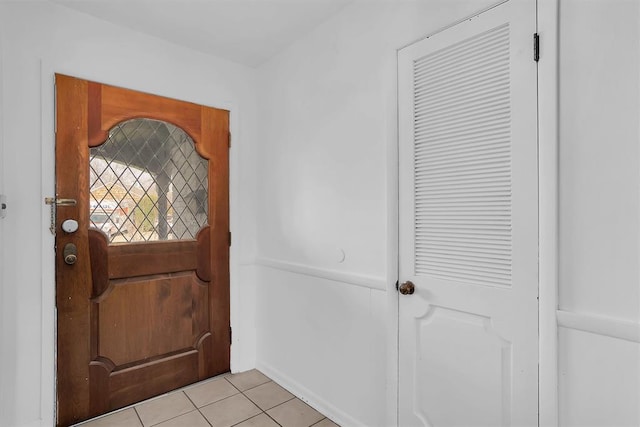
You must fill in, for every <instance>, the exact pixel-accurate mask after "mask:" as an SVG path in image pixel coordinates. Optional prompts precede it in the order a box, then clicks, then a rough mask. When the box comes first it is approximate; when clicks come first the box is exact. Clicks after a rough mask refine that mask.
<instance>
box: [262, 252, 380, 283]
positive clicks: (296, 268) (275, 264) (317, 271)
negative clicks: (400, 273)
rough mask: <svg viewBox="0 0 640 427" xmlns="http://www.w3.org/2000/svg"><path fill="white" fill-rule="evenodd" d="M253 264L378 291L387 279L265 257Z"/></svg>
mask: <svg viewBox="0 0 640 427" xmlns="http://www.w3.org/2000/svg"><path fill="white" fill-rule="evenodd" d="M255 264H257V265H261V266H263V267H269V268H273V269H276V270H281V271H286V272H289V273H295V274H302V275H305V276H313V277H318V278H321V279H327V280H333V281H335V282H342V283H347V284H349V285H355V286H362V287H365V288H370V289H376V290H379V291H386V290H387V280H386V279H385V278H384V277H377V276H371V275H366V274H360V273H351V272H346V271H339V270H332V269H329V268H322V267H316V266H312V265H308V264H300V263H295V262H290V261H283V260H277V259H273V258H267V257H257V258H256V260H255Z"/></svg>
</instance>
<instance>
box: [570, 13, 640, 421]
mask: <svg viewBox="0 0 640 427" xmlns="http://www.w3.org/2000/svg"><path fill="white" fill-rule="evenodd" d="M639 42H640V11H639V3H638V2H637V1H633V0H626V1H625V0H616V1H606V2H605V1H593V0H592V1H586V0H561V1H560V152H559V156H560V266H559V267H560V269H559V273H560V276H559V286H560V289H559V309H560V311H559V312H558V321H559V326H560V329H559V369H560V372H559V386H560V388H559V419H560V424H561V425H563V426H572V425H574V426H586V425H607V426H623V425H625V426H637V425H640V275H639V268H638V265H639V263H638V261H639V257H640V250H639V242H640V240H639V238H640V234H639V232H640V227H639V225H640V223H639V222H640V197H639V196H640V188H639V185H640V150H639V148H640V142H639V138H640V132H639V126H640V43H639Z"/></svg>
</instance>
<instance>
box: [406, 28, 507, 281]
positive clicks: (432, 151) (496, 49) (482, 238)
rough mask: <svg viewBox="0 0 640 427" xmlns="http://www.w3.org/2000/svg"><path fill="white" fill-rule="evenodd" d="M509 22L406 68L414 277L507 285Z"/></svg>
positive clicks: (421, 59) (423, 58) (416, 61)
mask: <svg viewBox="0 0 640 427" xmlns="http://www.w3.org/2000/svg"><path fill="white" fill-rule="evenodd" d="M509 71H510V70H509V25H508V24H504V25H501V26H499V27H496V28H494V29H492V30H489V31H486V32H484V33H482V34H480V35H478V36H476V37H473V38H470V39H467V40H464V41H461V42H459V43H457V44H454V45H451V46H448V47H447V48H444V49H442V50H440V51H437V52H434V53H432V54H430V55H427V56H425V57H422V58H420V59H418V60H415V61H414V62H413V76H414V86H413V87H414V128H413V131H414V134H413V135H414V174H415V175H414V178H415V194H414V196H415V199H414V203H415V274H416V275H421V276H433V277H437V278H441V279H447V280H454V281H458V282H466V283H472V284H483V285H493V286H496V285H497V286H511V268H512V265H511V260H512V253H511V251H512V236H511V105H510V80H509Z"/></svg>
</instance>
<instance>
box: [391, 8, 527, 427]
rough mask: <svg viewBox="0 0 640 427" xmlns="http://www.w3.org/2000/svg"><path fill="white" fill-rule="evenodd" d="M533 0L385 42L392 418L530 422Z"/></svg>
mask: <svg viewBox="0 0 640 427" xmlns="http://www.w3.org/2000/svg"><path fill="white" fill-rule="evenodd" d="M535 12H536V4H535V0H509V1H507V2H505V3H502V4H500V5H498V6H496V7H494V8H492V9H490V10H488V11H486V12H483V13H481V14H479V15H477V16H474V17H473V18H470V19H468V20H465V21H463V22H461V23H459V24H456V25H454V26H452V27H449V28H447V29H445V30H443V31H441V32H439V33H436V34H434V35H432V36H430V37H428V38H426V39H424V40H421V41H419V42H417V43H414V44H412V45H410V46H408V47H406V48H404V49H402V50H400V51H399V53H398V78H399V85H398V87H399V89H398V90H399V93H398V102H399V199H400V200H399V221H400V224H399V226H400V230H399V236H400V241H399V276H400V277H399V278H400V282H401V283H402V282H404V281H411V282H413V283H414V284H415V293H414V294H413V295H400V296H399V404H398V405H399V406H398V410H399V419H398V421H399V425H401V426H422V425H425V426H448V425H460V426H462V425H466V426H480V425H487V426H497V425H502V426H507V425H517V426H525V425H537V422H538V416H537V410H538V300H537V297H538V175H537V174H538V165H537V107H536V97H537V86H536V78H537V76H536V69H537V67H536V63H535V61H534V59H533V34H534V33H535V28H536V27H535V26H536V21H535V19H536V14H535Z"/></svg>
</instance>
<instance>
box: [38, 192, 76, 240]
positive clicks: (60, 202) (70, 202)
mask: <svg viewBox="0 0 640 427" xmlns="http://www.w3.org/2000/svg"><path fill="white" fill-rule="evenodd" d="M44 203H45V204H46V205H49V206H50V207H51V214H50V220H51V223H50V225H49V231H51V234H53V235H54V236H55V234H56V210H55V208H54V206H76V205H77V204H78V202H77V201H76V199H58V198H57V197H45V198H44Z"/></svg>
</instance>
